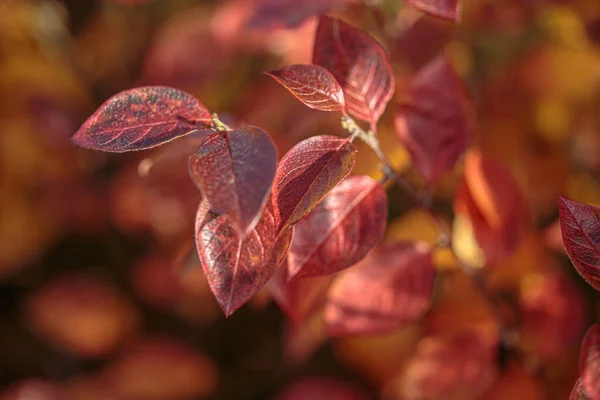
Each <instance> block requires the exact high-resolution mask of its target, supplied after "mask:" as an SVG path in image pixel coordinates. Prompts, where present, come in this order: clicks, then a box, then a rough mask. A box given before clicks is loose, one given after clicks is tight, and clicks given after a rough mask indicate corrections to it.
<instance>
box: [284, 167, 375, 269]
mask: <svg viewBox="0 0 600 400" xmlns="http://www.w3.org/2000/svg"><path fill="white" fill-rule="evenodd" d="M386 222H387V194H386V191H385V189H384V188H383V187H382V186H381V185H380V184H378V183H377V182H376V181H374V180H373V179H371V178H370V177H368V176H359V175H353V176H349V177H347V178H346V179H344V180H343V181H342V182H340V183H339V184H338V185H337V186H335V187H334V188H333V189H332V190H331V191H330V192H329V193H328V194H327V196H325V198H323V200H322V201H321V202H320V203H319V204H318V205H317V206H316V207H315V208H314V209H313V210H312V211H311V212H310V214H308V216H307V217H306V218H304V219H303V220H301V221H300V222H298V224H296V226H295V227H294V239H293V240H292V245H291V247H290V252H289V255H288V268H289V270H288V271H289V279H292V278H294V277H296V278H304V277H308V276H318V275H327V274H331V273H334V272H338V271H340V270H342V269H344V268H347V267H350V266H352V265H354V264H356V263H357V262H359V261H360V260H362V259H363V258H364V257H365V256H366V255H367V253H368V252H369V250H371V248H373V246H374V245H375V244H377V243H378V242H379V241H380V240H381V238H382V237H383V232H384V231H385V227H386Z"/></svg>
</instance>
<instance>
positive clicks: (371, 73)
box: [313, 15, 394, 125]
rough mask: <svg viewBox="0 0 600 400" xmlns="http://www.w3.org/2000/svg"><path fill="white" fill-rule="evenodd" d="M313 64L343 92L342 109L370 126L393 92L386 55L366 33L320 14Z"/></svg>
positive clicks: (379, 115)
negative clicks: (335, 82)
mask: <svg viewBox="0 0 600 400" xmlns="http://www.w3.org/2000/svg"><path fill="white" fill-rule="evenodd" d="M313 63H314V64H317V65H320V66H322V67H324V68H326V69H328V70H329V71H330V72H331V73H332V74H333V76H334V77H335V78H336V79H337V81H338V82H339V83H340V85H341V86H342V89H343V90H344V96H345V99H346V109H347V110H348V112H349V113H350V114H352V115H354V116H355V117H356V118H359V119H361V120H363V121H368V122H370V123H371V125H374V124H375V123H376V122H377V120H378V119H379V117H381V114H383V111H384V110H385V107H386V105H387V103H388V101H389V100H390V99H391V98H392V94H393V93H394V75H393V73H392V68H391V66H390V63H389V61H388V57H387V54H386V53H385V50H384V49H383V47H381V45H380V44H379V42H377V41H376V40H375V39H374V38H373V37H371V36H370V35H368V34H367V33H366V32H364V31H362V30H360V29H358V28H356V27H354V26H352V25H349V24H347V23H345V22H343V21H341V20H339V19H336V18H332V17H328V16H324V15H322V16H321V17H320V19H319V26H318V28H317V34H316V37H315V47H314V51H313Z"/></svg>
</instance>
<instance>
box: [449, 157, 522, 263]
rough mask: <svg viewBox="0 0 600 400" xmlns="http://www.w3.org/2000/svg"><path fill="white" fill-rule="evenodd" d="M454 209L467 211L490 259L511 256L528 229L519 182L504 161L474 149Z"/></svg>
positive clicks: (466, 164) (487, 258)
mask: <svg viewBox="0 0 600 400" xmlns="http://www.w3.org/2000/svg"><path fill="white" fill-rule="evenodd" d="M464 174H465V175H464V179H463V182H462V184H461V185H460V186H459V188H458V190H457V192H456V194H455V196H454V204H453V207H454V211H455V212H456V213H457V214H463V215H465V216H466V217H467V218H468V219H469V221H470V222H471V225H472V227H473V231H474V234H475V238H476V239H477V243H478V244H479V246H480V247H481V249H482V250H483V254H484V255H485V259H486V260H485V261H486V262H487V263H493V262H498V261H501V260H503V259H505V258H506V257H508V256H510V255H511V254H512V253H513V252H514V251H515V250H516V248H517V246H518V245H519V244H520V242H521V239H522V238H523V236H524V233H525V232H526V229H527V225H526V205H525V200H524V199H523V195H522V193H521V190H520V188H519V185H518V184H517V182H516V181H515V178H514V177H513V176H512V174H511V172H510V171H509V170H508V169H507V168H506V167H505V166H504V164H502V163H501V162H499V161H497V160H495V159H493V158H491V157H488V156H486V155H484V154H482V153H481V152H480V151H478V150H471V151H469V152H467V154H466V156H465V172H464Z"/></svg>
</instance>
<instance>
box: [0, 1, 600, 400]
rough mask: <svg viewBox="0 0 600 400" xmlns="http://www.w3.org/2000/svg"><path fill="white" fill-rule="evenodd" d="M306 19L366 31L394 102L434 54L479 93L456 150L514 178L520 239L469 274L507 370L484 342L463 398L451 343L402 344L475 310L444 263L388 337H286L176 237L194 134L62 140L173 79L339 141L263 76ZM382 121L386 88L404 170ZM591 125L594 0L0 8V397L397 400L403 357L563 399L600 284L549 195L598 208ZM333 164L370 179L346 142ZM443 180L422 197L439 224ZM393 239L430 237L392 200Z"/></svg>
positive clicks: (334, 122) (284, 140) (499, 386)
mask: <svg viewBox="0 0 600 400" xmlns="http://www.w3.org/2000/svg"><path fill="white" fill-rule="evenodd" d="M320 12H327V13H330V14H332V15H337V16H340V17H342V18H344V19H345V20H347V21H349V22H350V23H352V24H354V25H356V26H359V27H361V28H363V29H365V30H366V31H368V32H370V33H371V34H372V35H373V36H375V37H376V38H377V39H378V40H380V41H381V43H382V44H383V45H384V47H385V48H386V49H387V51H388V53H389V54H390V57H391V60H392V64H393V67H394V70H395V73H396V85H397V92H396V100H399V99H402V97H403V93H404V89H405V88H406V85H407V82H409V80H410V78H411V76H413V75H414V73H415V72H417V71H418V70H419V69H420V68H421V67H423V66H424V65H426V64H427V62H429V61H431V60H432V59H433V58H434V57H435V56H436V55H437V54H439V53H440V52H441V51H445V52H446V53H447V54H448V55H449V56H450V58H451V59H452V61H453V65H454V67H455V68H456V70H457V71H458V72H459V73H460V75H461V76H462V77H463V78H464V80H465V82H466V83H467V85H468V88H469V90H470V93H471V95H472V97H473V99H474V101H475V104H476V106H477V113H478V122H479V129H478V136H477V137H476V138H475V144H476V145H477V146H479V147H480V148H481V149H482V151H484V152H485V153H488V154H490V155H493V156H494V157H496V158H498V159H500V160H502V161H503V162H504V163H505V165H506V166H508V168H509V169H510V171H511V173H512V174H513V175H514V177H515V178H516V180H517V181H518V183H519V185H520V188H521V190H522V193H523V195H524V197H525V201H526V204H527V210H528V213H529V216H528V218H529V222H530V223H531V227H532V228H531V229H529V230H528V231H527V234H526V235H525V237H524V239H523V240H522V243H521V244H520V245H519V247H518V249H517V250H516V252H515V254H513V255H512V256H511V257H510V258H509V259H508V260H506V261H503V262H502V263H498V265H493V266H486V281H487V282H488V286H489V288H490V290H491V291H493V292H494V293H495V294H496V295H497V296H498V297H499V298H501V299H503V301H504V303H503V304H505V305H506V307H507V308H511V309H513V310H514V309H517V310H518V318H517V317H515V318H514V320H511V321H510V323H512V324H513V326H514V327H515V329H517V330H518V331H519V333H520V338H521V341H520V346H522V351H523V353H524V354H525V357H524V360H525V362H523V360H520V361H519V362H517V361H515V360H514V359H512V358H506V359H505V358H503V353H502V351H500V353H499V355H498V359H497V360H495V362H494V364H495V365H496V366H497V367H496V368H494V373H493V378H491V379H489V382H487V384H486V385H484V386H485V387H482V389H481V390H480V391H476V390H473V391H470V390H469V388H472V385H473V382H470V381H469V380H468V379H466V378H464V377H463V378H464V379H462V380H461V377H460V376H458V377H457V376H454V375H452V374H453V372H452V371H453V370H454V368H455V367H456V366H455V363H456V358H455V357H454V356H452V354H453V353H443V354H441V353H439V352H438V353H436V352H435V351H433V353H432V352H431V351H428V350H424V351H421V350H423V347H422V346H421V345H423V339H422V338H426V337H427V335H430V334H431V333H432V332H435V333H439V332H456V331H457V330H462V329H464V328H465V327H473V326H476V327H486V326H487V327H489V324H490V323H491V322H490V321H491V319H492V316H491V315H489V310H487V309H486V308H485V305H484V304H483V302H482V300H481V298H479V297H478V296H479V295H478V294H477V292H476V290H475V289H473V287H472V286H470V284H469V282H468V281H467V280H466V278H465V277H464V276H463V275H462V273H461V272H460V271H458V270H457V268H456V265H454V263H453V262H452V261H451V260H449V259H448V257H444V254H441V255H440V257H438V263H437V267H438V269H439V271H440V274H441V278H440V280H441V281H440V282H441V283H439V285H438V287H437V289H436V290H437V292H436V297H435V302H434V307H433V309H432V310H431V311H430V313H428V315H427V316H426V318H425V320H424V321H422V322H421V323H419V324H415V325H411V326H408V327H403V328H402V329H399V330H398V331H396V332H393V333H391V334H387V335H380V336H374V337H348V338H335V339H332V338H328V337H326V335H325V333H324V332H323V329H322V326H321V323H320V322H321V320H320V316H319V314H316V315H315V316H314V317H311V318H309V319H308V320H307V321H305V322H304V323H303V324H301V325H299V326H295V325H293V324H291V323H290V322H288V319H287V318H286V317H285V314H284V313H282V311H280V309H279V307H278V306H277V304H276V303H274V302H273V301H272V300H271V297H270V296H269V293H267V291H266V290H263V291H262V292H260V293H259V294H258V295H257V296H256V297H255V298H254V299H253V300H252V301H251V302H250V303H249V304H248V305H246V306H244V307H243V308H242V309H240V310H239V311H238V312H236V313H234V315H233V316H231V317H230V318H228V319H225V318H224V316H223V314H222V312H221V311H220V310H219V308H218V306H217V304H216V302H215V301H214V299H213V297H212V294H211V292H210V290H209V288H208V286H207V283H206V280H205V279H204V276H203V273H202V270H201V268H200V267H199V265H198V260H197V257H196V256H195V249H194V244H193V219H194V215H195V210H196V207H197V204H198V201H199V193H198V191H197V189H196V188H195V186H194V185H193V184H192V183H191V181H190V180H189V178H188V175H187V155H188V154H189V153H191V152H193V151H194V150H195V144H197V139H195V138H194V137H190V138H186V139H181V140H179V141H175V142H173V143H171V144H168V145H166V146H163V147H160V148H158V149H156V150H150V151H143V152H133V153H126V154H107V153H101V152H94V151H89V150H85V149H81V148H76V147H75V146H73V145H72V144H71V143H70V142H69V139H70V137H71V136H72V135H73V134H74V133H75V131H76V130H77V129H78V128H79V126H80V125H81V124H82V123H83V121H85V119H86V118H87V117H88V116H90V115H91V113H92V112H93V111H94V110H95V109H96V108H97V107H98V106H99V105H100V104H102V102H104V101H105V100H106V99H107V98H108V97H110V96H112V95H114V94H116V93H117V92H119V91H121V90H125V89H128V88H132V87H135V86H142V85H168V86H174V87H177V88H179V89H183V90H186V91H189V92H190V93H192V94H194V95H195V96H196V97H197V98H198V99H200V100H201V101H202V102H203V103H204V104H205V105H206V106H207V108H208V109H209V110H211V111H213V112H217V113H219V115H220V117H221V119H222V120H223V121H234V122H235V121H237V122H241V121H245V122H248V123H251V124H253V125H257V126H260V127H261V128H263V129H264V130H266V131H267V132H269V134H270V135H271V136H272V137H273V138H274V140H275V141H276V143H277V145H278V147H279V151H280V155H281V154H283V153H284V152H285V151H286V150H287V149H288V148H289V147H291V146H292V145H294V144H295V143H297V142H298V141H299V140H301V139H303V138H306V137H309V136H312V135H316V134H334V135H341V134H342V133H343V132H342V131H341V129H340V128H339V115H330V113H325V112H319V111H315V110H311V109H308V108H307V107H305V106H303V105H302V104H301V103H300V102H298V101H297V100H296V99H295V98H294V97H293V96H291V95H290V94H289V93H288V92H287V91H285V89H283V88H282V87H280V86H278V85H277V84H276V83H275V82H274V81H272V80H270V78H269V77H267V76H265V75H263V74H262V71H263V70H265V69H270V68H277V67H280V66H283V65H289V64H295V63H310V60H311V54H312V44H313V37H314V31H315V27H316V18H315V16H316V15H317V14H318V13H320ZM394 111H395V104H394V100H392V102H391V103H390V105H389V106H388V110H387V111H386V113H385V115H384V117H383V119H382V121H381V124H380V128H379V132H380V135H381V140H382V142H383V144H384V145H383V148H384V149H385V150H386V152H387V153H388V156H389V157H390V158H391V159H392V160H393V162H394V163H395V164H396V165H397V166H398V168H409V167H410V160H409V158H408V156H407V153H406V151H405V150H404V149H403V148H402V146H401V145H400V142H399V141H398V139H397V138H396V136H395V133H394V128H393V127H394V124H393V116H394ZM331 114H334V113H331ZM599 117H600V2H598V0H464V8H463V13H462V20H461V21H460V23H459V24H458V25H455V24H453V23H451V22H446V21H442V20H438V19H435V18H432V17H429V16H424V15H423V14H421V13H420V12H418V11H416V10H415V9H413V8H410V7H409V6H406V5H404V4H403V3H402V1H399V0H370V1H361V0H336V1H334V0H327V1H325V0H323V1H322V2H320V1H314V0H313V1H308V0H302V1H300V0H296V1H291V0H220V1H219V0H212V1H208V0H207V1H201V0H0V393H2V394H1V395H0V398H1V399H19V400H25V399H27V400H33V399H35V400H38V399H42V400H46V399H52V400H54V399H68V400H71V399H73V400H88V399H89V400H95V399H115V400H144V399H149V400H154V399H156V400H160V399H165V400H167V399H175V400H177V399H182V400H184V399H317V400H318V399H342V400H344V399H353V400H356V399H376V398H386V399H387V398H389V399H401V398H411V397H410V394H409V393H410V390H409V389H407V385H408V386H410V383H411V382H412V381H413V380H414V379H417V380H418V379H420V378H419V377H421V378H422V376H423V374H425V375H427V372H423V370H426V371H436V372H435V375H436V376H437V377H438V378H439V379H441V378H440V377H441V376H443V377H445V378H444V379H446V381H445V382H450V383H452V384H454V385H459V389H461V390H458V389H457V390H458V391H454V392H453V393H454V394H453V395H452V396H453V397H451V398H454V399H469V398H481V399H517V398H518V399H546V398H547V399H555V398H556V399H563V398H567V397H568V394H569V393H570V390H571V388H572V386H573V384H574V382H575V380H576V379H577V377H578V367H577V357H578V351H579V342H580V340H581V338H582V336H583V334H584V332H585V329H586V327H587V326H588V324H590V323H591V322H595V321H598V307H597V304H598V296H597V295H595V294H594V293H593V290H592V289H591V288H589V287H588V286H587V285H586V284H585V283H583V281H582V279H581V278H580V277H579V276H578V275H577V273H576V272H575V271H574V269H573V268H572V267H571V265H570V263H569V261H568V259H567V257H566V255H565V253H564V250H563V247H562V242H561V238H560V230H559V228H558V225H557V222H556V218H557V206H556V195H557V194H562V195H564V196H567V197H570V198H572V199H574V200H578V201H581V202H585V203H589V204H596V205H600V118H599ZM354 172H355V173H361V174H369V175H371V176H374V177H375V176H378V175H379V170H378V166H377V163H376V158H375V156H374V155H373V154H372V153H371V152H370V151H369V150H368V149H367V148H366V147H360V148H359V155H358V159H357V164H356V168H355V171H354ZM461 172H462V170H461V166H458V167H457V168H456V170H455V171H454V172H453V173H452V174H448V176H446V177H444V179H442V180H441V181H440V183H439V184H438V186H437V187H436V192H435V201H434V207H435V208H436V209H437V210H439V211H440V212H442V213H445V214H446V215H448V217H450V216H451V215H452V199H453V195H454V192H455V190H456V187H457V182H458V181H459V179H460V177H461ZM457 235H459V234H458V233H457ZM398 239H418V240H424V241H429V242H431V243H434V242H435V240H436V234H435V226H433V225H432V223H431V221H429V219H428V217H427V215H426V214H425V213H423V212H421V211H418V210H415V209H412V208H411V206H410V204H409V202H408V201H407V200H406V199H405V198H404V196H403V195H402V192H401V191H399V190H396V189H393V190H392V191H391V192H390V227H389V229H388V232H387V234H386V240H398ZM458 239H459V240H460V235H459V236H458ZM455 240H456V238H455ZM501 311H502V310H501ZM507 315H510V316H512V317H514V312H511V313H507ZM509 319H510V317H509ZM418 344H419V346H421V347H416V346H417V345H418ZM415 348H418V349H421V350H417V351H416V353H415ZM432 354H433V355H432ZM449 354H450V355H449ZM428 357H429V358H428ZM444 357H445V358H444ZM469 365H470V366H471V367H473V365H471V364H469ZM469 365H467V366H466V367H465V368H467V367H469ZM475 368H478V367H477V364H475ZM455 375H456V374H455ZM407 382H408V383H407ZM457 382H458V383H457ZM461 384H462V385H463V386H464V388H463V387H460V385H461ZM439 393H443V391H440V392H439ZM456 393H459V394H456ZM434 398H447V397H444V396H443V395H442V394H439V397H438V395H436V396H434Z"/></svg>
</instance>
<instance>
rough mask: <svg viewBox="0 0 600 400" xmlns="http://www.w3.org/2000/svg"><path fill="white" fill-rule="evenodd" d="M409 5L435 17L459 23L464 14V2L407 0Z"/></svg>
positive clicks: (459, 0) (452, 0)
mask: <svg viewBox="0 0 600 400" xmlns="http://www.w3.org/2000/svg"><path fill="white" fill-rule="evenodd" d="M406 3H407V4H410V5H411V6H413V7H415V8H417V9H419V10H421V11H423V12H425V13H427V14H429V15H433V16H434V17H438V18H444V19H448V20H451V21H457V22H458V21H459V20H460V16H461V13H462V0H406Z"/></svg>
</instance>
